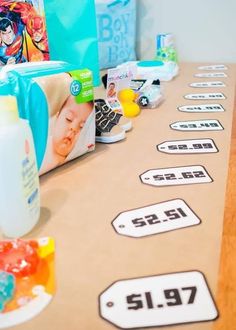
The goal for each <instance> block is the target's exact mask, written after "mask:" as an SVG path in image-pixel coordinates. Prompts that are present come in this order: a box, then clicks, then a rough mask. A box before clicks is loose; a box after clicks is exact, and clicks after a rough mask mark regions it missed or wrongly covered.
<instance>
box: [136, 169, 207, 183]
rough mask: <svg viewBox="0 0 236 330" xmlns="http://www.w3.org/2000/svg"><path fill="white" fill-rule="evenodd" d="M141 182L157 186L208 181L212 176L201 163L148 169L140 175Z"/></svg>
mask: <svg viewBox="0 0 236 330" xmlns="http://www.w3.org/2000/svg"><path fill="white" fill-rule="evenodd" d="M140 179H141V181H142V182H143V183H145V184H148V185H153V186H157V187H162V186H175V185H186V184H195V183H209V182H212V181H213V180H212V178H211V177H210V175H209V174H208V173H207V171H206V169H205V168H204V167H203V166H201V165H194V166H183V167H169V168H158V169H154V170H148V171H146V172H144V173H143V174H141V175H140Z"/></svg>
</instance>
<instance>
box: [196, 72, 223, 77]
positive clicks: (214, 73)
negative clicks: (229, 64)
mask: <svg viewBox="0 0 236 330" xmlns="http://www.w3.org/2000/svg"><path fill="white" fill-rule="evenodd" d="M194 77H197V78H226V77H228V76H227V74H226V73H224V72H207V73H196V74H195V75H194Z"/></svg>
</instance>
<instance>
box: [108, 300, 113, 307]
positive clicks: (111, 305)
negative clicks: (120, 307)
mask: <svg viewBox="0 0 236 330" xmlns="http://www.w3.org/2000/svg"><path fill="white" fill-rule="evenodd" d="M106 305H107V307H113V306H114V303H113V302H112V301H108V303H106Z"/></svg>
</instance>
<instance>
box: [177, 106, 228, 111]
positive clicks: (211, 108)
mask: <svg viewBox="0 0 236 330" xmlns="http://www.w3.org/2000/svg"><path fill="white" fill-rule="evenodd" d="M178 110H179V111H183V112H223V111H225V109H224V107H223V106H222V105H221V104H198V105H183V106H181V107H178Z"/></svg>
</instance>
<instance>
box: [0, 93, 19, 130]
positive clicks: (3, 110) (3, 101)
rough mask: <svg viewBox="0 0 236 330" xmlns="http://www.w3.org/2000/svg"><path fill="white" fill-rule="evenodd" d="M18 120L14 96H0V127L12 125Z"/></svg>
mask: <svg viewBox="0 0 236 330" xmlns="http://www.w3.org/2000/svg"><path fill="white" fill-rule="evenodd" d="M18 120H19V114H18V108H17V101H16V97H15V96H11V95H4V96H3V95H0V127H2V126H6V125H10V124H14V123H16V122H17V121H18Z"/></svg>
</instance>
